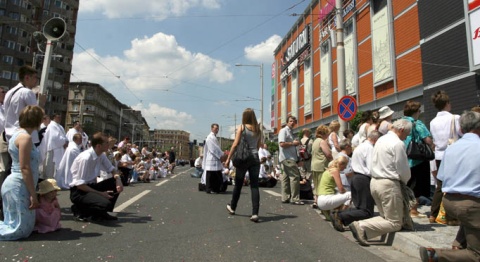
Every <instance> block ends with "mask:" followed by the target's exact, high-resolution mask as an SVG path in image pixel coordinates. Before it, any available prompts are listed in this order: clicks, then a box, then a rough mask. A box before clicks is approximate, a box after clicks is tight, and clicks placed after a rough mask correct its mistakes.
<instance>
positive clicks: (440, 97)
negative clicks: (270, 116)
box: [202, 91, 480, 261]
mask: <svg viewBox="0 0 480 262" xmlns="http://www.w3.org/2000/svg"><path fill="white" fill-rule="evenodd" d="M431 99H432V103H433V104H434V106H435V108H437V109H438V113H437V116H436V117H435V118H434V119H433V120H432V121H431V122H430V129H428V128H427V126H426V125H425V124H424V123H423V122H422V121H421V120H420V119H419V117H420V115H421V113H422V111H421V108H422V104H421V103H420V102H417V101H407V102H406V103H405V105H404V109H403V116H401V117H398V119H396V120H395V121H393V115H394V111H393V110H391V109H390V108H389V107H388V106H384V107H382V108H380V109H379V110H378V111H366V112H363V114H362V119H361V123H360V124H359V125H358V126H359V129H358V132H354V131H353V130H346V131H344V132H343V133H342V134H340V132H339V131H340V124H339V123H338V121H332V122H331V123H330V124H329V126H326V125H320V126H318V127H317V128H316V129H315V134H314V137H313V138H312V137H311V132H310V130H309V129H304V130H302V133H303V134H302V138H301V139H299V138H298V137H297V136H296V135H294V132H293V131H294V128H295V125H296V123H297V120H296V118H295V117H294V116H288V118H287V123H286V125H285V126H284V127H283V128H282V129H281V130H280V132H279V135H278V145H279V155H278V162H279V168H278V170H279V172H278V173H277V172H276V171H265V167H266V165H265V163H267V162H268V161H271V160H267V157H268V156H267V157H265V156H264V155H262V153H261V152H263V150H264V149H265V147H264V146H263V138H262V137H261V134H260V133H259V129H258V126H259V125H258V123H257V121H256V118H255V114H254V112H253V110H252V109H246V110H245V111H244V112H243V117H242V125H241V126H239V128H238V130H237V132H236V136H235V141H234V142H233V145H232V147H231V149H230V151H229V152H228V154H226V153H225V152H223V151H222V150H221V149H220V147H219V146H218V141H217V140H216V137H215V135H216V132H218V125H216V124H213V125H212V132H211V133H210V135H209V137H208V138H207V140H206V141H207V143H206V147H205V151H204V157H203V164H204V165H203V166H202V167H203V168H204V169H205V172H203V174H204V176H203V177H204V180H203V181H202V183H205V184H206V192H207V193H217V192H219V191H218V189H217V188H218V187H216V186H212V185H213V184H216V183H221V182H222V181H224V180H222V174H225V173H226V174H228V171H227V172H225V170H230V172H232V169H233V170H234V171H233V172H234V173H235V175H234V185H235V187H234V189H233V195H232V200H231V201H230V202H229V203H228V204H227V206H226V209H227V211H228V213H229V214H230V215H235V211H236V207H237V203H238V201H239V198H240V191H241V189H242V186H243V185H247V184H249V185H250V189H251V195H252V199H251V201H252V215H251V217H250V220H252V221H254V222H257V221H258V220H259V216H258V214H259V206H260V196H259V190H258V187H259V184H260V183H259V179H262V177H265V174H269V176H271V178H272V179H274V180H275V182H276V180H278V181H280V182H281V196H282V197H281V203H283V204H287V203H290V204H293V205H304V204H305V198H302V196H301V193H300V191H301V190H300V188H301V185H302V184H305V181H308V183H307V184H308V185H309V186H310V185H311V189H312V191H313V204H312V208H318V209H320V210H321V212H322V213H323V215H324V216H325V218H326V220H328V221H331V223H332V225H333V227H334V228H335V229H336V230H338V231H341V232H343V231H345V230H347V229H348V230H350V231H351V233H352V235H353V237H354V238H355V239H356V240H357V241H358V243H359V244H360V245H362V246H369V245H370V243H369V240H370V239H372V238H375V237H378V236H381V235H385V234H387V233H392V232H396V231H399V230H401V229H407V230H412V229H413V228H414V224H413V220H412V218H413V217H416V218H423V219H426V220H427V219H428V221H429V223H442V224H449V225H451V224H459V225H460V229H459V231H458V234H457V237H456V239H455V240H454V241H453V244H452V249H449V250H445V249H434V248H431V247H425V248H421V249H420V256H421V258H422V261H478V258H479V256H480V246H479V244H480V242H479V241H478V236H480V231H479V230H480V228H479V226H480V224H479V223H478V222H477V221H478V219H477V218H478V215H479V213H478V210H479V209H478V208H479V204H480V174H478V172H480V171H479V170H480V164H479V162H478V161H475V157H474V155H475V153H474V152H476V151H477V150H479V146H480V144H479V142H480V138H479V135H480V107H474V108H472V109H471V110H470V111H465V112H464V113H463V114H462V115H461V116H460V115H454V114H452V113H450V110H451V104H450V98H449V96H448V95H447V94H446V93H445V92H444V91H438V92H436V93H435V94H433V95H432V98H431ZM242 139H244V140H245V141H246V143H247V144H248V148H249V150H250V153H251V154H252V155H253V156H254V158H252V159H251V160H250V161H249V162H248V164H247V165H242V166H238V167H233V166H232V161H231V160H232V158H233V157H234V152H235V151H236V149H237V147H238V146H239V144H240V143H241V141H242ZM422 144H423V146H424V148H425V151H431V152H432V153H431V154H428V152H426V153H423V154H421V156H418V154H414V153H413V152H412V150H414V149H412V148H413V147H415V146H417V145H422ZM427 148H428V150H427ZM305 151H306V152H305ZM222 163H223V166H222ZM268 165H269V166H273V163H271V164H268ZM216 172H218V174H215V173H216ZM269 172H271V173H269ZM460 173H461V174H460ZM214 174H215V175H214ZM223 179H225V176H223ZM247 179H248V180H249V182H245V180H247ZM215 180H218V181H219V182H212V181H215ZM212 183H213V184H212ZM275 184H276V183H273V184H270V185H271V186H275ZM432 185H433V186H432ZM432 187H433V190H432ZM421 199H431V212H430V213H429V214H428V213H427V214H422V213H420V212H419V210H418V205H419V204H420V203H421V202H422V201H421ZM374 206H376V207H377V209H378V211H379V215H378V216H375V215H374ZM441 207H442V208H443V207H444V210H442V214H439V212H440V209H441ZM444 213H446V215H443V214H444ZM441 215H443V216H444V218H441V217H440V216H441ZM445 217H446V218H445Z"/></svg>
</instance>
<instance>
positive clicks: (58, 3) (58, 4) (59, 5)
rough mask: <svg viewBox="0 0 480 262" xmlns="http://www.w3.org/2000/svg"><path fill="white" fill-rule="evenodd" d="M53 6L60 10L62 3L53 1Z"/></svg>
mask: <svg viewBox="0 0 480 262" xmlns="http://www.w3.org/2000/svg"><path fill="white" fill-rule="evenodd" d="M55 6H56V7H58V8H61V7H62V1H59V0H55Z"/></svg>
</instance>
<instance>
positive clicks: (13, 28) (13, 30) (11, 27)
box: [7, 26, 18, 35]
mask: <svg viewBox="0 0 480 262" xmlns="http://www.w3.org/2000/svg"><path fill="white" fill-rule="evenodd" d="M7 28H8V32H9V33H10V34H12V35H17V33H18V29H17V28H16V27H14V26H8V27H7Z"/></svg>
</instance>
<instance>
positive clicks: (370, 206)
mask: <svg viewBox="0 0 480 262" xmlns="http://www.w3.org/2000/svg"><path fill="white" fill-rule="evenodd" d="M379 137H380V133H379V132H378V131H375V130H374V131H371V132H370V133H369V134H368V136H367V140H365V141H364V142H363V143H362V144H360V145H359V146H358V147H357V148H356V149H355V150H354V151H353V154H352V159H351V168H352V170H353V172H354V175H353V177H352V179H351V192H352V202H353V206H354V207H353V208H350V209H347V210H345V211H341V212H335V213H333V218H332V220H331V222H332V224H333V227H334V228H335V229H336V230H337V231H340V232H343V231H345V229H344V225H349V224H350V223H352V222H354V221H359V220H363V219H367V218H371V217H372V216H373V212H374V211H373V210H374V205H375V201H374V200H373V198H372V194H371V192H370V179H371V174H370V168H371V164H372V153H373V146H374V145H375V143H376V142H377V140H378V138H379ZM340 146H341V145H340Z"/></svg>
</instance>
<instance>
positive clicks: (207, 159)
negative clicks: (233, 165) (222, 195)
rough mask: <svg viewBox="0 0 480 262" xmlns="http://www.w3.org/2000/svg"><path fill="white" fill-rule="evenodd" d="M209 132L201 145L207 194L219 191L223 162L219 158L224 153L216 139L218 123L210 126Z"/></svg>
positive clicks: (221, 181)
mask: <svg viewBox="0 0 480 262" xmlns="http://www.w3.org/2000/svg"><path fill="white" fill-rule="evenodd" d="M210 129H211V132H210V134H209V135H208V136H207V139H205V145H204V147H203V153H204V155H205V156H204V157H203V163H202V167H203V170H204V174H205V186H206V188H205V192H206V193H207V194H215V193H218V192H220V187H221V186H222V183H223V176H222V170H223V164H222V161H221V160H220V158H222V157H224V155H225V153H224V152H223V151H222V149H221V148H220V145H219V143H218V140H217V133H218V130H219V126H218V124H215V123H214V124H212V125H211V126H210Z"/></svg>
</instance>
